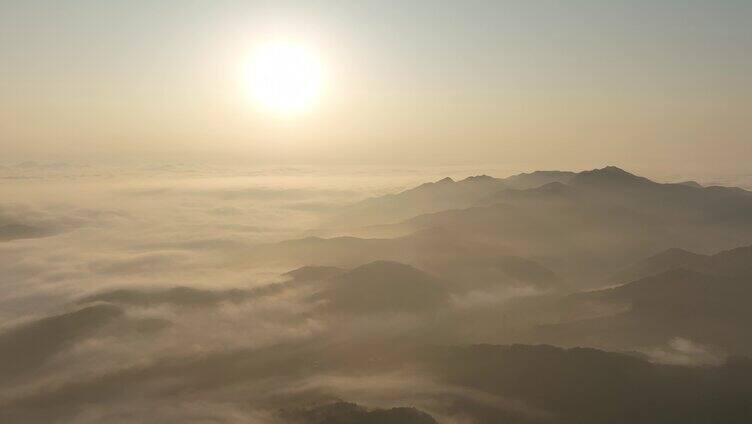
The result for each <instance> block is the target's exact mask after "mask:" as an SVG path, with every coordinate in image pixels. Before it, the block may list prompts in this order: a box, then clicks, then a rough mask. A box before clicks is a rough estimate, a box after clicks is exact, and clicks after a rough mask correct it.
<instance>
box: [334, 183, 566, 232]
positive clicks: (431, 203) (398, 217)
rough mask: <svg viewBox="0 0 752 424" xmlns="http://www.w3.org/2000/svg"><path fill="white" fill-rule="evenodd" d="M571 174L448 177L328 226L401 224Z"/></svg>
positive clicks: (360, 207)
mask: <svg viewBox="0 0 752 424" xmlns="http://www.w3.org/2000/svg"><path fill="white" fill-rule="evenodd" d="M574 176H575V173H573V172H562V171H535V172H531V173H522V174H517V175H513V176H511V177H507V178H501V179H500V178H493V177H489V176H488V175H478V176H473V177H468V178H465V179H463V180H461V181H454V180H453V179H451V178H449V177H447V178H444V179H441V180H439V181H436V182H432V183H425V184H422V185H420V186H418V187H415V188H412V189H409V190H405V191H403V192H401V193H397V194H390V195H386V196H381V197H375V198H370V199H366V200H364V201H361V202H359V203H356V204H354V205H351V206H349V207H348V208H346V209H345V210H343V211H342V212H341V213H340V214H338V215H337V217H336V218H335V219H334V220H332V222H331V223H330V225H331V226H335V227H358V226H363V225H374V224H386V223H394V222H398V221H402V220H405V219H408V218H411V217H413V216H416V215H420V214H424V213H432V212H439V211H442V210H446V209H461V208H466V207H470V206H472V205H473V204H475V203H476V202H478V201H479V200H481V199H483V198H485V197H487V196H490V195H492V194H493V193H495V192H497V191H499V190H504V189H529V188H535V187H539V186H541V185H544V184H548V183H552V182H561V183H566V182H568V181H569V180H570V179H572V178H573V177H574Z"/></svg>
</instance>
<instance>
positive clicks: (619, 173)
mask: <svg viewBox="0 0 752 424" xmlns="http://www.w3.org/2000/svg"><path fill="white" fill-rule="evenodd" d="M574 182H575V183H585V184H591V183H596V184H642V183H652V181H650V180H649V179H647V178H644V177H640V176H637V175H634V174H631V173H629V172H627V171H625V170H623V169H621V168H619V167H616V166H606V167H605V168H600V169H593V170H590V171H582V172H580V173H578V174H577V175H576V176H575V178H574Z"/></svg>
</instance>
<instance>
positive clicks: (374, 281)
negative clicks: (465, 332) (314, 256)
mask: <svg viewBox="0 0 752 424" xmlns="http://www.w3.org/2000/svg"><path fill="white" fill-rule="evenodd" d="M445 287H446V285H445V284H442V283H441V282H440V281H438V280H437V279H436V278H434V277H432V276H430V275H428V274H426V273H425V272H423V271H420V270H418V269H415V268H413V267H411V266H409V265H405V264H400V263H397V262H386V261H379V262H372V263H369V264H366V265H362V266H359V267H357V268H355V269H353V270H352V271H349V272H347V273H344V274H342V275H338V276H335V277H333V278H332V279H331V280H330V282H329V284H328V286H327V287H326V288H325V289H324V290H322V291H321V292H319V293H318V294H317V295H316V298H317V299H318V300H323V301H324V302H325V309H326V310H327V311H329V312H334V313H348V314H359V315H363V314H371V313H382V312H400V313H406V314H415V313H425V312H432V311H435V310H438V309H439V308H442V307H444V306H446V304H447V302H448V300H449V296H448V292H447V291H446V288H445Z"/></svg>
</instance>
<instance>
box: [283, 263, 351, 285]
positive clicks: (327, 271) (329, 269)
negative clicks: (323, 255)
mask: <svg viewBox="0 0 752 424" xmlns="http://www.w3.org/2000/svg"><path fill="white" fill-rule="evenodd" d="M346 271H347V270H345V269H342V268H337V267H334V266H310V265H309V266H304V267H300V268H297V269H294V270H292V271H289V272H286V273H285V274H284V276H286V277H289V278H291V279H292V280H293V281H296V282H315V281H324V280H328V279H329V278H332V277H334V276H336V275H340V274H342V273H344V272H346Z"/></svg>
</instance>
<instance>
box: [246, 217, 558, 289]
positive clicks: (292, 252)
mask: <svg viewBox="0 0 752 424" xmlns="http://www.w3.org/2000/svg"><path fill="white" fill-rule="evenodd" d="M247 260H248V262H249V263H251V264H255V265H275V266H286V267H295V266H303V265H307V264H318V265H326V266H335V267H344V268H352V267H355V266H359V265H361V264H364V263H368V262H372V261H379V260H386V261H396V262H403V263H406V264H410V265H413V266H415V267H417V268H419V269H422V270H425V271H428V272H430V273H432V274H434V275H437V276H440V277H442V278H445V279H447V280H451V281H453V282H454V283H456V284H457V287H456V288H457V289H461V288H463V287H464V288H465V289H473V288H481V287H487V286H505V287H533V288H536V289H541V290H560V289H562V288H564V285H563V284H562V282H561V281H560V279H559V278H558V276H557V275H556V274H555V273H554V272H552V271H551V270H550V269H547V268H546V267H544V266H541V265H540V264H538V263H536V262H534V261H531V260H527V259H524V258H521V257H518V256H514V255H511V254H509V249H507V248H506V247H504V246H499V245H494V244H489V243H484V242H483V241H477V240H476V241H466V240H464V239H463V238H462V237H460V236H459V235H458V234H456V233H454V232H451V231H447V230H444V229H432V228H428V229H425V230H422V231H418V232H416V233H413V234H410V235H408V236H404V237H397V238H393V239H364V238H357V237H336V238H331V239H324V238H318V237H309V238H305V239H299V240H289V241H285V242H281V243H275V244H270V245H264V246H259V247H258V248H256V249H255V250H254V251H252V252H251V253H250V254H249V255H248V256H247Z"/></svg>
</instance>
